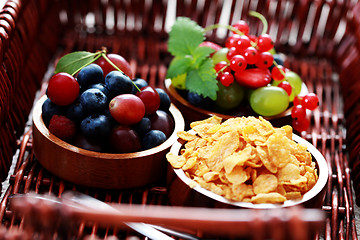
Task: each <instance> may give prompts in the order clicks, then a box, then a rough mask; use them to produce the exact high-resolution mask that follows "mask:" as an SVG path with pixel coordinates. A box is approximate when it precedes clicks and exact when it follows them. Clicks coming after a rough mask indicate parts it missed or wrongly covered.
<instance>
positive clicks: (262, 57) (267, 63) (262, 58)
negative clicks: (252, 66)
mask: <svg viewBox="0 0 360 240" xmlns="http://www.w3.org/2000/svg"><path fill="white" fill-rule="evenodd" d="M273 62H274V57H273V55H272V54H271V53H269V52H262V53H260V54H259V60H258V62H257V63H256V66H257V67H258V68H269V67H271V66H272V65H273Z"/></svg>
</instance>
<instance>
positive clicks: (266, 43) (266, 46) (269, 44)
mask: <svg viewBox="0 0 360 240" xmlns="http://www.w3.org/2000/svg"><path fill="white" fill-rule="evenodd" d="M257 47H258V49H259V51H260V52H266V51H269V50H271V49H272V48H273V47H274V42H273V41H272V39H271V37H270V35H268V34H266V33H264V34H262V35H260V36H259V37H258V41H257Z"/></svg>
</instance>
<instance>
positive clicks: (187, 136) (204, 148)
mask: <svg viewBox="0 0 360 240" xmlns="http://www.w3.org/2000/svg"><path fill="white" fill-rule="evenodd" d="M190 127H191V128H192V130H193V131H195V134H193V133H190V132H189V131H182V132H179V133H178V137H179V138H180V139H182V140H184V141H185V142H186V143H185V144H184V148H183V149H181V150H180V155H176V154H174V153H172V152H170V153H168V154H167V156H166V157H167V160H168V162H169V163H170V164H171V165H172V166H173V167H174V168H182V169H183V170H184V172H185V174H186V175H187V176H188V177H189V178H191V180H192V184H191V186H192V187H193V186H195V185H196V184H199V185H200V186H202V187H203V188H206V189H208V190H210V191H213V192H214V193H216V194H219V195H222V196H224V197H226V198H228V199H230V200H233V201H243V202H252V203H283V202H285V201H286V200H292V199H299V198H301V197H302V196H303V194H304V193H306V192H307V191H309V190H310V189H311V188H312V187H313V186H314V185H315V183H316V181H317V179H318V175H317V169H316V168H315V163H314V162H313V161H312V156H311V154H310V153H309V152H308V151H307V148H306V146H303V145H301V144H298V143H296V142H295V141H293V140H292V127H291V126H284V127H281V128H275V127H273V126H272V125H271V123H270V122H268V121H267V120H265V119H264V118H262V117H259V118H255V117H235V118H231V119H228V120H225V121H224V122H223V121H222V119H221V118H219V117H217V116H213V117H210V118H208V119H205V120H202V121H196V122H193V123H191V124H190Z"/></svg>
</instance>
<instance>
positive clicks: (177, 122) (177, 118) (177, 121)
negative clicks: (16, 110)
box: [33, 95, 185, 160]
mask: <svg viewBox="0 0 360 240" xmlns="http://www.w3.org/2000/svg"><path fill="white" fill-rule="evenodd" d="M46 99H47V96H46V95H44V96H42V97H41V98H40V99H39V100H38V101H37V103H36V104H35V107H34V111H33V125H34V127H36V128H37V129H38V131H39V132H40V133H41V134H42V135H44V136H45V137H46V139H48V140H49V141H51V142H53V143H55V144H56V145H59V146H61V147H62V148H64V149H67V150H69V151H71V152H74V153H77V154H81V155H84V156H89V157H96V158H100V159H113V160H116V159H118V160H122V159H133V158H141V157H145V156H149V155H151V154H155V153H158V152H161V151H163V150H166V149H167V148H169V147H171V145H172V144H173V143H174V142H175V141H176V139H177V132H179V131H183V130H184V128H185V120H184V118H183V116H182V114H181V112H180V110H179V109H178V108H177V107H176V106H175V105H174V104H172V103H171V105H170V109H169V111H170V113H171V115H172V117H173V119H174V130H173V133H172V134H171V135H170V137H169V138H168V139H167V140H166V141H165V142H163V143H162V144H160V145H159V146H156V147H154V148H151V149H147V150H143V151H139V152H134V153H102V152H95V151H91V150H86V149H83V148H79V147H76V146H74V145H72V144H70V143H67V142H65V141H63V140H61V139H60V138H58V137H56V136H55V135H54V134H52V133H50V131H49V130H48V128H47V127H46V125H45V123H44V122H43V119H42V104H43V103H44V101H45V100H46Z"/></svg>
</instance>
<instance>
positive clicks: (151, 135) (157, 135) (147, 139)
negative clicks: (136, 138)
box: [141, 130, 166, 150]
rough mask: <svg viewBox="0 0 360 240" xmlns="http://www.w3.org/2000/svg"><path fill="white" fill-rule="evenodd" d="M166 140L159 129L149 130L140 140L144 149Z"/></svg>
mask: <svg viewBox="0 0 360 240" xmlns="http://www.w3.org/2000/svg"><path fill="white" fill-rule="evenodd" d="M165 141H166V135H165V133H163V132H162V131H160V130H150V131H149V132H148V133H147V134H145V136H144V137H143V139H142V141H141V146H142V148H143V149H144V150H146V149H150V148H153V147H156V146H159V145H160V144H162V143H163V142H165Z"/></svg>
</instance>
